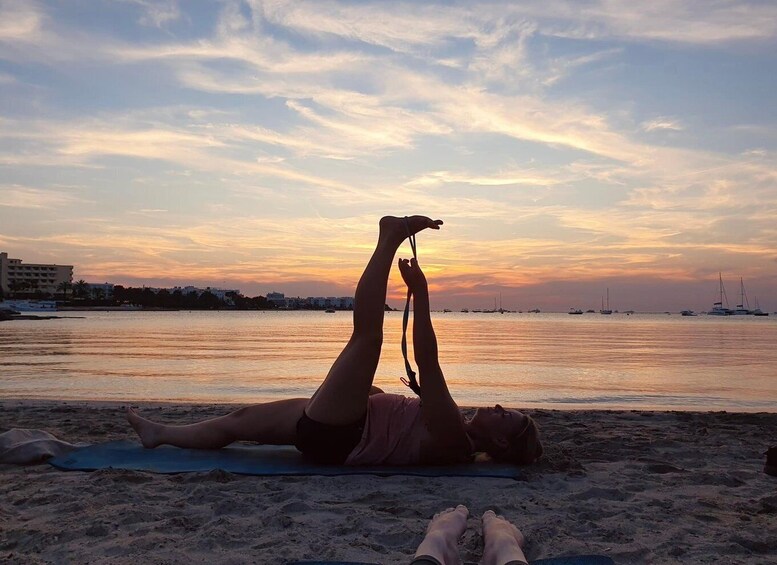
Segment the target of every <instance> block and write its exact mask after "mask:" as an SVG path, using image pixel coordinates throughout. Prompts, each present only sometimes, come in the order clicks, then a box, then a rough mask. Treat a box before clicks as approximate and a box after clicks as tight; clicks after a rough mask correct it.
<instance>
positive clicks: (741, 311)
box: [731, 277, 751, 316]
mask: <svg viewBox="0 0 777 565" xmlns="http://www.w3.org/2000/svg"><path fill="white" fill-rule="evenodd" d="M745 304H747V308H745ZM749 314H751V312H750V304H749V303H748V302H747V295H746V294H745V282H744V281H743V280H742V277H739V304H737V307H736V308H734V309H733V310H732V311H731V315H732V316H747V315H749Z"/></svg>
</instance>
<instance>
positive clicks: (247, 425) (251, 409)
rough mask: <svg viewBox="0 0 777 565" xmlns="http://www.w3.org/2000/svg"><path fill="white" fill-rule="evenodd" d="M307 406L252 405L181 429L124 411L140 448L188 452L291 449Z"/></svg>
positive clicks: (294, 402) (296, 402) (293, 401)
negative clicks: (235, 447)
mask: <svg viewBox="0 0 777 565" xmlns="http://www.w3.org/2000/svg"><path fill="white" fill-rule="evenodd" d="M307 402H308V399H307V398H290V399H288V400H278V401H275V402H266V403H264V404H255V405H253V406H247V407H245V408H240V409H238V410H235V411H234V412H231V413H230V414H227V415H226V416H221V417H218V418H211V419H210V420H204V421H202V422H197V423H196V424H187V425H183V426H174V425H169V424H160V423H157V422H152V421H151V420H148V419H146V418H143V417H142V416H140V415H139V414H138V413H137V412H135V410H133V409H132V408H128V409H127V420H128V421H129V423H130V424H131V425H132V427H133V428H134V430H135V431H136V432H137V434H138V436H139V437H140V441H141V442H142V443H143V446H144V447H156V446H158V445H165V444H167V445H174V446H176V447H188V448H192V449H219V448H221V447H225V446H227V445H229V444H230V443H232V442H233V441H256V442H259V443H262V444H265V445H294V444H295V442H296V440H297V431H296V429H297V421H298V420H299V419H300V417H301V416H302V411H303V410H304V409H305V405H306V404H307Z"/></svg>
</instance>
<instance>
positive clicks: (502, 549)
mask: <svg viewBox="0 0 777 565" xmlns="http://www.w3.org/2000/svg"><path fill="white" fill-rule="evenodd" d="M483 537H484V538H485V547H484V549H483V559H482V560H481V561H480V563H481V565H504V564H505V563H509V562H510V561H522V562H524V563H528V562H527V561H526V556H525V555H524V554H523V546H524V545H526V538H525V537H524V536H523V534H522V533H521V530H519V529H518V528H516V527H515V526H513V525H512V524H511V523H510V522H508V521H507V520H505V519H504V518H503V517H502V516H497V515H496V514H495V513H494V511H493V510H486V512H485V513H484V514H483Z"/></svg>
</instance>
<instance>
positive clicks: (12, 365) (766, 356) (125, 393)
mask: <svg viewBox="0 0 777 565" xmlns="http://www.w3.org/2000/svg"><path fill="white" fill-rule="evenodd" d="M59 316H62V318H61V319H54V320H31V321H26V320H15V321H10V322H3V323H0V399H21V398H26V399H49V400H55V399H56V400H108V401H121V402H125V401H126V402H128V403H131V402H139V401H165V402H180V403H186V402H196V403H235V404H248V403H254V402H262V401H268V400H277V399H281V398H288V397H300V396H309V395H311V394H312V393H313V392H314V391H315V390H316V388H317V386H318V385H319V383H320V382H321V381H322V380H323V378H324V377H325V376H326V374H327V371H328V370H329V367H330V366H331V364H332V362H333V361H334V359H335V358H336V357H337V355H338V354H339V352H340V350H341V349H342V347H343V345H344V344H345V342H346V341H347V339H348V337H349V335H350V332H351V327H352V326H351V316H352V314H351V313H350V312H345V311H339V312H336V313H334V314H331V313H325V312H309V311H208V312H203V311H176V312H148V311H130V312H126V311H125V312H116V311H112V312H95V311H91V312H61V313H59ZM433 322H434V326H435V331H436V333H437V338H438V342H439V354H440V363H441V366H442V368H443V372H444V373H445V377H446V380H447V382H448V387H449V389H450V391H451V394H452V395H453V397H454V399H455V400H456V402H457V403H458V404H459V405H460V406H480V405H493V404H494V403H499V404H502V405H503V406H509V407H516V408H521V407H523V408H548V409H629V410H681V411H688V410H691V411H696V410H701V411H708V410H716V411H717V410H721V411H722V410H725V411H733V412H760V411H764V412H777V316H769V317H753V316H731V317H723V318H719V317H712V316H697V317H682V316H680V315H678V314H672V315H668V314H639V313H637V314H632V315H627V314H623V313H620V314H619V313H615V314H612V315H610V316H604V315H600V314H598V313H597V314H584V315H582V316H570V315H568V314H565V313H564V314H546V313H503V314H500V313H498V312H497V313H475V312H470V313H463V312H438V313H433ZM401 332H402V313H401V312H387V314H386V319H385V324H384V344H383V352H382V356H381V362H380V365H379V367H378V371H377V374H376V377H375V384H376V385H377V386H380V387H381V388H383V389H384V390H385V391H386V392H396V393H407V394H412V392H411V391H410V390H409V389H407V388H406V387H405V386H404V385H403V384H402V383H401V382H400V377H402V376H404V365H403V361H402V354H401V350H400V339H401ZM411 349H412V348H411ZM411 355H412V353H411ZM411 358H412V357H411Z"/></svg>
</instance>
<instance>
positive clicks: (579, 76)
mask: <svg viewBox="0 0 777 565" xmlns="http://www.w3.org/2000/svg"><path fill="white" fill-rule="evenodd" d="M776 48H777V5H775V4H773V3H764V2H755V1H754V2H735V1H723V2H715V3H709V2H706V1H704V0H688V1H677V2H673V1H668V0H667V1H660V2H651V3H640V2H627V1H623V2H619V1H618V2H603V1H602V2H599V1H593V2H584V3H577V2H566V1H564V0H550V1H543V2H521V3H513V2H504V3H500V2H484V3H477V4H473V3H467V2H453V3H449V2H446V3H439V4H432V3H417V2H407V3H387V2H334V1H324V2H306V1H302V2H291V1H283V0H278V1H267V2H262V1H258V0H257V1H245V2H231V1H225V2H219V3H210V2H175V1H166V2H164V1H163V2H152V1H144V0H126V1H123V2H108V1H105V2H101V1H97V2H84V3H54V2H36V1H26V0H0V251H5V252H8V254H9V255H10V256H12V257H18V258H21V259H23V260H24V261H26V262H45V263H49V262H52V263H64V264H72V265H74V266H75V278H76V279H86V280H87V281H90V282H103V281H109V282H114V283H119V284H125V285H135V286H140V285H144V284H145V285H150V286H172V285H176V284H184V285H185V284H195V285H203V286H205V285H210V286H219V287H225V288H240V289H241V290H242V291H243V292H244V294H247V295H256V294H266V293H267V292H270V291H280V292H285V293H286V294H287V295H301V296H310V295H324V296H326V295H338V296H340V295H350V294H352V293H353V287H354V286H355V283H356V281H357V279H358V277H359V274H360V271H361V269H362V267H363V266H364V264H365V262H366V260H367V259H368V257H369V253H370V251H371V249H372V247H373V246H374V242H375V239H376V236H377V220H378V219H379V218H380V217H381V216H382V215H386V214H392V215H405V214H415V213H422V214H426V215H429V216H432V217H434V218H441V219H443V220H444V221H445V226H444V227H443V229H442V230H441V231H440V232H434V233H430V232H424V233H422V234H420V235H419V237H418V243H419V258H420V262H421V264H422V265H423V266H424V267H425V269H426V271H427V275H428V277H429V279H430V282H431V289H432V306H433V307H435V308H461V307H468V308H487V307H492V306H493V304H494V300H496V299H498V298H499V297H501V300H502V303H503V304H504V307H505V308H510V309H524V310H525V309H529V308H535V307H540V308H543V309H547V310H558V311H565V310H566V309H567V308H570V307H581V308H594V307H598V305H599V301H600V297H601V295H602V294H603V293H604V291H605V288H610V292H611V300H612V305H613V307H614V308H619V309H620V310H626V309H635V310H652V311H663V310H669V309H672V310H679V309H682V308H693V309H697V310H702V309H706V308H709V307H710V306H711V304H712V302H713V299H714V298H715V292H716V289H717V279H718V272H722V273H723V276H724V279H726V282H727V289H728V290H729V300H730V302H732V303H734V302H735V301H736V300H737V298H738V296H737V293H738V289H739V278H740V277H743V278H744V281H745V283H746V285H747V292H748V295H749V297H750V300H753V298H754V297H758V300H759V302H760V305H761V307H762V308H763V309H764V310H767V309H768V311H770V312H771V311H774V310H776V309H777V220H776V218H777V160H776V159H775V155H777V103H775V98H776V97H775V92H777V58H775V56H774V53H775V52H777V51H776ZM409 253H410V249H409V246H405V247H403V248H402V256H408V254H409ZM403 296H404V289H403V288H402V286H401V279H400V278H399V275H398V273H394V274H393V275H392V281H391V285H390V297H389V302H390V303H392V304H393V305H395V306H398V305H399V303H400V301H401V300H402V298H403Z"/></svg>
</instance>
